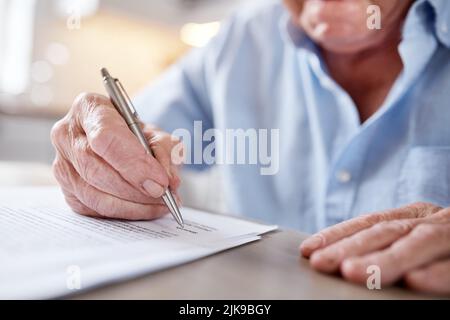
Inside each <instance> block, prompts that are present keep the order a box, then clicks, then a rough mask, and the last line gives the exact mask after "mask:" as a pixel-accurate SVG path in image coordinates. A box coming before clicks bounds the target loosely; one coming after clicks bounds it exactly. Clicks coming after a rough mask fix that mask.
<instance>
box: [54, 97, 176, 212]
mask: <svg viewBox="0 0 450 320" xmlns="http://www.w3.org/2000/svg"><path fill="white" fill-rule="evenodd" d="M144 133H145V134H146V136H147V137H148V140H149V142H150V146H151V148H152V150H153V152H154V154H155V157H156V159H155V158H154V157H152V156H151V155H149V154H147V153H146V152H145V150H144V148H143V147H142V145H141V144H140V143H139V142H138V140H137V138H136V137H135V136H134V135H133V134H132V132H131V131H130V129H129V128H128V127H127V124H126V123H125V121H124V120H123V119H122V117H121V116H120V115H119V113H118V112H117V111H116V110H115V108H114V107H113V106H112V104H111V102H110V100H109V99H108V98H106V97H104V96H101V95H96V94H81V95H80V96H78V97H77V98H76V100H75V101H74V103H73V106H72V108H71V109H70V111H69V113H68V114H67V115H66V116H65V117H64V118H63V119H61V120H60V121H58V122H57V123H56V124H55V126H54V127H53V129H52V133H51V138H52V142H53V144H54V146H55V148H56V159H55V161H54V164H53V171H54V174H55V177H56V179H57V180H58V182H59V184H60V185H61V188H62V191H63V193H64V195H65V198H66V201H67V203H68V204H69V205H70V207H71V208H72V209H73V210H74V211H76V212H78V213H80V214H84V215H89V216H96V217H109V218H118V219H130V220H140V219H153V218H157V217H160V216H161V215H163V214H164V213H166V212H167V211H168V209H167V207H166V206H165V205H164V203H163V202H162V200H161V199H160V197H161V196H162V194H163V193H164V191H165V189H166V188H168V187H169V186H170V188H171V189H172V191H176V189H177V188H178V186H179V183H180V179H179V177H178V170H177V166H175V165H174V164H173V163H172V161H171V160H172V159H171V158H172V157H171V155H172V148H173V147H174V146H175V145H177V144H178V143H179V140H177V139H175V138H173V137H172V136H170V135H168V134H165V133H163V132H161V131H158V130H156V129H153V128H151V127H150V126H144Z"/></svg>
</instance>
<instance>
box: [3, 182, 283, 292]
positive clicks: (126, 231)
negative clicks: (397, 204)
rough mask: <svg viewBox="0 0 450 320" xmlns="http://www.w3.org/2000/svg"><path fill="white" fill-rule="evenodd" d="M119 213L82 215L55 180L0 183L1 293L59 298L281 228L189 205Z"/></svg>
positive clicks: (253, 239)
mask: <svg viewBox="0 0 450 320" xmlns="http://www.w3.org/2000/svg"><path fill="white" fill-rule="evenodd" d="M182 211H183V217H184V220H185V227H184V228H180V227H179V226H178V225H177V223H176V222H175V221H174V219H173V218H172V217H171V216H170V215H166V216H165V217H163V218H161V219H158V220H154V221H117V220H115V221H114V220H106V219H96V218H90V217H84V216H81V215H78V214H76V213H74V212H72V211H71V210H70V208H69V207H68V206H67V205H66V204H65V203H64V200H63V198H62V196H61V194H60V192H59V190H58V189H57V188H55V187H44V188H42V187H41V188H31V187H30V188H8V189H6V188H0V298H1V299H14V298H23V299H33V298H53V297H59V296H64V295H67V294H72V293H77V292H79V291H80V290H83V289H88V288H92V287H94V286H98V285H101V284H104V283H108V282H115V281H120V280H123V279H127V278H132V277H136V276H138V275H141V274H144V273H148V272H153V271H157V270H161V269H164V268H168V267H171V266H176V265H179V264H182V263H186V262H189V261H193V260H195V259H199V258H202V257H205V256H208V255H211V254H213V253H216V252H219V251H222V250H225V249H229V248H232V247H235V246H239V245H241V244H244V243H248V242H251V241H255V240H258V239H260V235H262V234H263V233H266V232H269V231H272V230H275V229H276V226H267V225H263V224H259V223H254V222H249V221H244V220H241V219H237V218H233V217H228V216H223V215H217V214H211V213H206V212H202V211H199V210H194V209H189V208H183V209H182Z"/></svg>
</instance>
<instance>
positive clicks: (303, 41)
mask: <svg viewBox="0 0 450 320" xmlns="http://www.w3.org/2000/svg"><path fill="white" fill-rule="evenodd" d="M426 5H429V7H431V9H432V11H433V12H432V14H430V15H428V17H427V20H428V21H425V22H426V23H429V24H430V25H431V26H432V29H431V31H432V32H433V34H434V36H435V37H436V38H437V40H438V41H439V42H440V43H441V44H442V45H444V46H445V47H447V48H450V1H449V0H416V3H414V4H413V6H412V7H411V9H410V10H409V12H408V15H407V18H406V23H405V29H404V30H403V32H404V33H407V32H408V28H414V27H413V26H412V24H410V25H408V23H407V22H408V21H415V22H417V21H419V19H416V17H412V16H417V15H419V14H422V13H421V10H419V8H423V7H424V6H426ZM422 21H423V20H422ZM280 29H281V34H282V35H283V38H284V39H285V41H287V42H288V43H290V44H292V45H294V46H295V47H297V48H304V49H310V50H311V49H313V48H315V45H314V43H313V41H312V40H311V39H310V38H309V37H308V36H307V35H306V33H305V32H304V31H303V30H301V29H300V28H299V27H298V26H296V25H294V23H293V22H292V18H291V16H290V14H289V12H287V10H285V11H284V14H283V16H282V19H281V21H280Z"/></svg>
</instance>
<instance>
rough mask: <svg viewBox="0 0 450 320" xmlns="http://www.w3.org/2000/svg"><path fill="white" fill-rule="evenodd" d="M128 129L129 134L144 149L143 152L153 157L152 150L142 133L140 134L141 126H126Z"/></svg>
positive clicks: (134, 124) (136, 124) (135, 124)
mask: <svg viewBox="0 0 450 320" xmlns="http://www.w3.org/2000/svg"><path fill="white" fill-rule="evenodd" d="M128 128H130V130H131V132H133V134H134V135H135V136H136V138H138V140H139V142H140V143H141V145H142V146H143V147H144V149H145V151H147V153H148V154H151V155H152V156H153V157H154V156H155V155H154V154H153V151H152V149H151V148H150V145H149V143H148V141H147V138H146V137H145V135H144V133H143V132H142V129H141V126H140V125H139V123H132V124H129V125H128Z"/></svg>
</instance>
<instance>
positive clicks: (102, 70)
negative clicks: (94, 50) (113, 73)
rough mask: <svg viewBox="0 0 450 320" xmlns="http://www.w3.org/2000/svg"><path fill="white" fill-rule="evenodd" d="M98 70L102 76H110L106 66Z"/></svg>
mask: <svg viewBox="0 0 450 320" xmlns="http://www.w3.org/2000/svg"><path fill="white" fill-rule="evenodd" d="M100 72H101V73H102V77H103V78H106V77H110V75H109V72H108V70H106V68H102V69H101V70H100Z"/></svg>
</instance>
